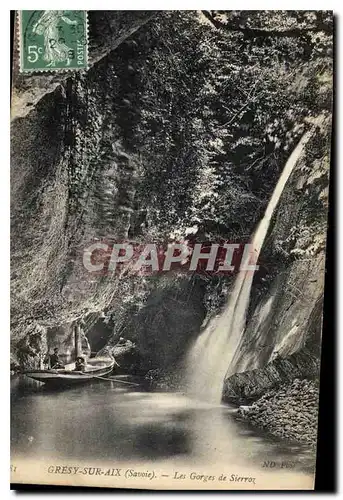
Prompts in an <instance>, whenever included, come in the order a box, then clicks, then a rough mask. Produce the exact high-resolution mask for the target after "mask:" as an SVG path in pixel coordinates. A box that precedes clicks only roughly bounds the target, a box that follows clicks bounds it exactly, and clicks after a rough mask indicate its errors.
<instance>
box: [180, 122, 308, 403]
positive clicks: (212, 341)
mask: <svg viewBox="0 0 343 500" xmlns="http://www.w3.org/2000/svg"><path fill="white" fill-rule="evenodd" d="M311 135H312V133H311V131H309V132H306V133H305V134H304V135H303V136H302V138H301V139H300V141H299V143H298V145H297V146H296V148H295V149H294V151H293V152H292V154H291V155H290V157H289V159H288V161H287V163H286V165H285V167H284V169H283V171H282V173H281V176H280V179H279V181H278V183H277V184H276V186H275V189H274V192H273V195H272V197H271V199H270V201H269V204H268V206H267V209H266V211H265V213H264V216H263V218H262V220H261V221H260V223H259V224H258V226H257V229H256V230H255V232H254V234H253V236H252V240H251V245H252V249H253V253H252V254H250V256H249V255H248V256H247V258H246V259H245V262H243V263H242V264H243V266H241V267H242V268H243V269H244V268H245V265H246V264H251V263H256V262H257V259H258V257H259V254H260V251H261V248H262V245H263V242H264V239H265V237H266V234H267V231H268V228H269V224H270V221H271V218H272V215H273V213H274V210H275V208H276V206H277V204H278V202H279V199H280V196H281V194H282V192H283V189H284V187H285V184H286V182H287V180H288V178H289V176H290V175H291V173H292V171H293V169H294V167H295V165H296V163H297V161H298V159H299V157H300V156H301V154H302V152H303V149H304V147H305V144H306V143H307V142H308V140H309V138H310V136H311ZM252 256H253V261H251V257H252ZM249 259H250V262H249ZM244 264H245V265H244ZM253 276H254V272H253V271H244V270H240V271H239V273H238V275H237V277H236V280H235V283H234V286H233V289H232V291H231V293H230V295H229V297H228V300H227V304H226V306H225V307H224V309H223V311H222V312H221V313H220V314H219V315H218V316H217V317H215V318H213V320H211V321H210V322H209V324H208V325H207V326H206V328H205V329H204V331H203V332H202V333H201V334H200V336H199V337H198V339H197V340H196V342H195V344H194V345H193V346H192V348H191V350H190V352H189V355H188V359H187V371H188V377H187V379H188V391H189V393H190V395H191V396H194V397H196V398H197V399H201V400H206V401H209V402H211V403H216V404H220V402H221V397H222V389H223V382H224V378H225V376H226V375H230V374H232V373H233V369H234V361H235V355H237V354H238V352H239V344H240V341H241V338H242V334H243V332H244V328H245V320H246V312H247V308H248V305H249V297H250V290H251V285H252V281H253Z"/></svg>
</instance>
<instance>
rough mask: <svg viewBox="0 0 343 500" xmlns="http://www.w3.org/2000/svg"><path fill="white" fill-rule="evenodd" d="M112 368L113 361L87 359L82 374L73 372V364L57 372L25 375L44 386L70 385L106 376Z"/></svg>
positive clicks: (47, 371)
mask: <svg viewBox="0 0 343 500" xmlns="http://www.w3.org/2000/svg"><path fill="white" fill-rule="evenodd" d="M113 366H114V360H113V359H109V358H100V357H99V358H92V359H89V360H88V362H87V365H86V369H85V371H83V372H81V371H76V370H74V368H75V363H70V364H68V365H66V366H65V367H64V368H60V369H57V370H53V369H51V370H30V371H27V372H25V375H26V376H27V377H30V378H33V379H34V380H38V381H39V382H43V383H45V384H51V385H72V384H79V383H84V382H87V381H89V380H92V379H96V378H97V377H102V376H104V375H107V374H108V373H110V372H111V371H112V370H113Z"/></svg>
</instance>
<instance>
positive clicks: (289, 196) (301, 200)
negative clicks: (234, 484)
mask: <svg viewBox="0 0 343 500" xmlns="http://www.w3.org/2000/svg"><path fill="white" fill-rule="evenodd" d="M327 126H328V124H326V127H327ZM322 139H323V136H322V135H321V134H319V135H318V136H317V137H316V138H315V140H314V142H313V143H312V144H311V145H310V146H309V148H308V152H307V156H306V159H305V158H303V160H302V161H300V162H299V165H298V166H297V168H296V170H295V172H294V173H293V175H292V177H291V179H290V181H289V183H288V184H287V185H286V187H285V191H284V193H283V195H282V197H281V200H280V203H279V206H278V208H277V211H276V214H275V216H274V220H273V223H272V228H271V230H270V232H269V235H268V236H267V238H266V242H265V246H264V248H263V250H262V254H261V257H260V264H261V267H260V270H259V271H258V272H257V274H256V277H255V280H254V284H253V288H252V292H251V303H250V308H249V314H248V319H247V325H246V329H245V331H244V334H243V337H242V341H241V345H240V348H239V351H240V354H239V357H238V360H237V364H236V367H235V370H236V372H238V373H236V374H235V375H233V376H231V377H229V378H228V379H227V380H226V382H225V386H224V393H223V396H224V399H225V400H227V401H235V402H238V403H243V402H244V400H245V401H246V400H247V399H250V400H253V399H257V398H258V397H260V396H261V395H262V394H263V393H264V392H265V391H267V390H269V389H271V388H272V387H277V386H278V385H280V384H282V383H286V382H291V381H292V380H294V379H295V378H313V377H316V376H318V375H319V358H320V340H321V325H322V308H323V294H324V278H325V241H326V216H327V203H328V185H329V177H328V176H329V144H328V142H327V141H324V142H323V140H322Z"/></svg>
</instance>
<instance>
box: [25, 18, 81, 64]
mask: <svg viewBox="0 0 343 500" xmlns="http://www.w3.org/2000/svg"><path fill="white" fill-rule="evenodd" d="M87 28H88V23H87V11H85V10H22V11H19V51H20V71H21V72H25V73H27V72H30V73H31V72H36V71H38V72H40V71H59V70H60V71H61V70H77V69H85V68H87V65H88V33H87Z"/></svg>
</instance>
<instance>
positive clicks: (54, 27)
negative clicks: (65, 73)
mask: <svg viewBox="0 0 343 500" xmlns="http://www.w3.org/2000/svg"><path fill="white" fill-rule="evenodd" d="M63 12H64V11H63V10H45V11H44V12H43V14H42V15H41V17H40V18H39V19H38V21H37V23H36V24H35V25H34V26H33V28H32V32H33V33H34V34H35V35H43V36H44V49H45V51H44V56H43V58H44V60H45V61H47V62H48V64H47V66H55V65H56V63H57V62H61V61H67V63H66V64H67V66H69V65H70V61H71V59H72V58H71V57H70V51H71V49H70V48H69V47H68V46H67V45H66V44H65V43H64V40H63V38H62V37H61V36H60V34H59V31H58V24H59V22H60V20H62V21H64V22H65V23H66V24H71V25H76V24H77V21H75V20H74V21H72V20H71V19H68V17H66V16H64V15H63Z"/></svg>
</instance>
